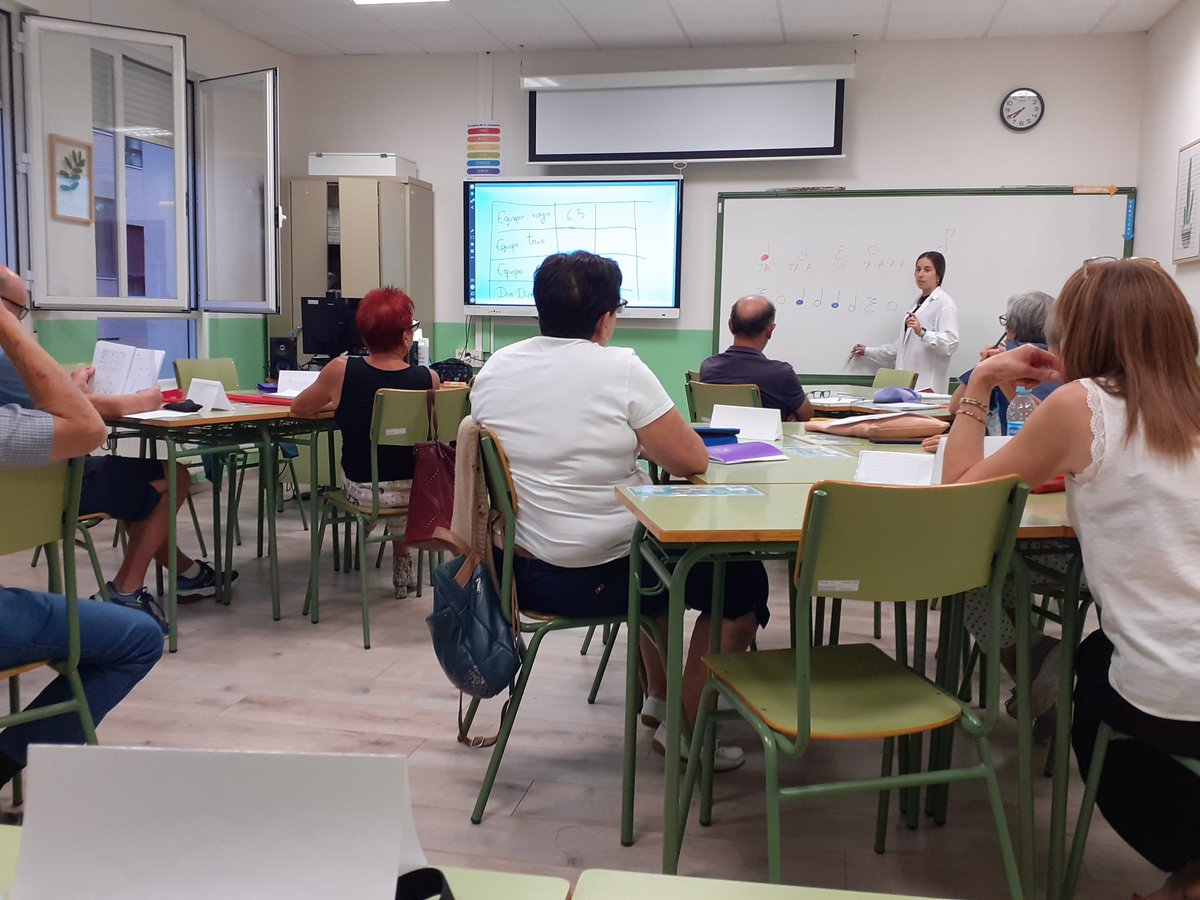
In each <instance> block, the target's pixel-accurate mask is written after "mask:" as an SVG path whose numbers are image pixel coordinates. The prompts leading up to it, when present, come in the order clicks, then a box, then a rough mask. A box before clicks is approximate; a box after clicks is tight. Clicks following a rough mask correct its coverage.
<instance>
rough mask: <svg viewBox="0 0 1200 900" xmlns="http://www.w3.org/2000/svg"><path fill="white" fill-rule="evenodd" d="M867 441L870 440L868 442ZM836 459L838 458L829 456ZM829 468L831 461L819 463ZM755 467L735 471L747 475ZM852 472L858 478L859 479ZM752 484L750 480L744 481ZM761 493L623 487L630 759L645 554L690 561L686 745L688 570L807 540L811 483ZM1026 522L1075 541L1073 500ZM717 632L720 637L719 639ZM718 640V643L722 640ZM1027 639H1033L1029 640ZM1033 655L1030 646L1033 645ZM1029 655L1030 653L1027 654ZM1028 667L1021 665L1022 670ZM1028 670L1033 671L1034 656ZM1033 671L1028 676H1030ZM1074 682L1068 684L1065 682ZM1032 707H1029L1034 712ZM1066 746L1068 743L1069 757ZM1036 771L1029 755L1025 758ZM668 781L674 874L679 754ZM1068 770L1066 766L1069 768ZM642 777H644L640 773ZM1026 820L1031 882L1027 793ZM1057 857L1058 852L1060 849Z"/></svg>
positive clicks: (1036, 510) (671, 724)
mask: <svg viewBox="0 0 1200 900" xmlns="http://www.w3.org/2000/svg"><path fill="white" fill-rule="evenodd" d="M864 443H865V442H864ZM828 459H833V458H832V457H829V458H828ZM815 461H816V462H823V461H824V460H823V459H818V460H815ZM752 465H754V464H752V463H748V464H746V465H742V466H729V467H728V468H732V469H744V468H747V467H748V466H752ZM789 466H790V464H789V463H788V462H779V463H765V464H762V466H761V467H762V468H765V469H766V470H767V471H770V470H771V467H774V470H775V471H777V472H779V473H780V477H784V474H783V473H785V472H786V471H789V470H790V469H789ZM817 468H819V467H814V470H813V471H811V472H809V473H808V475H809V477H819V474H820V473H819V472H817V471H816V469H817ZM851 474H852V473H851ZM742 483H745V482H742ZM756 487H758V489H759V490H760V491H762V493H761V494H758V495H751V496H717V497H704V496H693V497H682V496H675V497H671V496H637V495H635V494H633V493H631V491H630V489H629V488H618V489H617V497H618V499H619V500H620V501H621V503H622V504H624V505H625V507H626V508H628V509H629V511H630V512H632V513H633V516H634V518H635V519H636V520H637V526H636V528H635V530H634V536H633V542H632V546H631V553H630V588H629V591H630V613H629V627H628V634H629V635H630V636H631V637H630V638H629V642H630V643H629V648H628V655H627V659H626V666H627V671H626V700H625V702H626V711H625V719H626V721H625V753H626V755H627V756H632V755H633V754H634V752H635V747H636V733H637V709H638V703H639V700H638V697H637V692H638V691H639V686H638V681H637V660H638V647H637V637H636V635H637V634H638V625H637V622H638V616H639V613H640V609H641V602H640V596H638V589H637V584H636V583H635V581H634V574H635V573H637V572H639V571H640V570H641V559H642V558H643V548H644V544H645V543H646V542H647V541H652V542H653V543H656V544H658V545H659V546H661V547H663V548H666V549H669V550H671V551H677V552H682V553H683V555H682V556H680V557H679V558H678V559H677V560H675V561H674V569H673V572H674V573H680V572H682V573H683V577H675V576H672V577H669V578H668V581H669V584H670V587H669V594H670V607H669V609H670V613H669V619H668V630H667V634H666V660H665V662H666V671H667V698H666V700H667V711H668V716H667V746H668V747H673V746H676V745H677V744H678V741H679V736H680V734H681V729H682V726H681V723H680V722H679V721H678V720H679V718H680V717H679V715H678V714H674V712H675V711H676V710H679V709H681V705H680V704H681V701H682V684H681V683H682V673H683V659H684V656H683V653H684V650H683V608H684V602H683V593H684V592H683V583H684V582H685V580H686V572H687V570H690V568H691V567H692V566H694V565H695V564H697V563H699V562H702V561H704V560H706V559H711V558H715V557H717V556H718V555H721V554H725V555H726V556H725V557H724V558H743V559H744V558H751V555H752V554H753V555H754V556H755V557H757V558H764V557H771V558H783V559H790V558H792V557H794V554H795V550H796V546H797V543H798V541H799V540H800V538H801V536H802V535H803V523H804V512H805V507H806V503H807V499H808V494H809V491H810V490H811V488H812V484H811V483H807V482H803V483H785V482H768V483H759V484H758V485H756ZM1028 501H1029V502H1028V503H1027V504H1026V509H1025V513H1024V515H1023V516H1022V519H1021V528H1020V530H1019V531H1018V534H1017V537H1018V539H1019V540H1029V539H1049V538H1069V537H1073V536H1074V531H1073V530H1072V529H1071V526H1070V524H1069V523H1068V521H1067V504H1066V494H1065V493H1057V494H1037V495H1031V496H1030V497H1029V498H1028ZM715 633H716V632H715V630H714V635H715ZM714 639H715V638H714ZM1026 639H1027V638H1026ZM1026 649H1027V644H1026ZM1020 655H1022V656H1024V654H1020ZM1020 664H1021V663H1020V661H1019V662H1018V665H1020ZM1025 664H1026V665H1027V664H1028V663H1027V658H1026V662H1025ZM1025 671H1027V670H1025ZM1064 681H1066V679H1064ZM1027 706H1028V701H1026V707H1027ZM1065 750H1066V747H1065V744H1064V751H1063V752H1064V753H1065ZM1023 764H1024V765H1028V756H1026V757H1025V758H1024V760H1023ZM634 765H635V762H634V761H633V760H632V759H630V760H627V765H626V772H629V773H633V772H634ZM665 765H666V778H665V782H666V784H665V788H664V791H663V793H664V797H663V872H664V873H666V874H674V873H675V872H676V870H677V866H678V861H679V835H680V831H681V828H682V820H683V815H684V811H683V810H681V809H680V808H679V799H680V798H679V793H680V792H679V779H680V761H679V757H678V756H677V755H676V754H674V753H668V754H667V756H666V764H665ZM1062 768H1063V769H1064V770H1065V769H1066V768H1067V767H1066V766H1063V767H1062ZM633 777H634V778H636V774H634V775H633ZM633 793H634V784H633V783H632V781H631V780H630V781H627V782H626V783H625V785H624V786H623V795H622V796H623V799H622V813H621V843H622V844H624V845H626V846H629V845H630V844H632V843H633ZM1020 802H1021V811H1020V815H1019V822H1020V830H1021V832H1022V834H1021V840H1020V842H1019V843H1020V846H1021V848H1022V850H1023V853H1022V857H1021V858H1022V863H1023V865H1022V875H1023V877H1024V878H1029V877H1030V874H1031V873H1032V798H1031V797H1027V796H1025V795H1024V792H1022V797H1021V798H1020ZM1052 858H1053V851H1052Z"/></svg>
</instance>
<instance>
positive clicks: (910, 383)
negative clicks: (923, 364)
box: [871, 369, 917, 390]
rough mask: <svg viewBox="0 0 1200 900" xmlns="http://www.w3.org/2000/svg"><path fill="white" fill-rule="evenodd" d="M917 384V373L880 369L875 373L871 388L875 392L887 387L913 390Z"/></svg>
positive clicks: (904, 370)
mask: <svg viewBox="0 0 1200 900" xmlns="http://www.w3.org/2000/svg"><path fill="white" fill-rule="evenodd" d="M916 383H917V373H916V372H909V371H907V370H906V369H880V370H879V371H878V372H876V373H875V380H874V381H872V382H871V387H873V388H875V390H879V389H880V388H885V387H902V388H912V387H914V386H915V385H916Z"/></svg>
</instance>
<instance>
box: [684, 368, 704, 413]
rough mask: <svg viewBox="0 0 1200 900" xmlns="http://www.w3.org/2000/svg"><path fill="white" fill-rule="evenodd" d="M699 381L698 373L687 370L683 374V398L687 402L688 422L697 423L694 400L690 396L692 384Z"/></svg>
mask: <svg viewBox="0 0 1200 900" xmlns="http://www.w3.org/2000/svg"><path fill="white" fill-rule="evenodd" d="M699 380H700V373H699V372H697V371H694V370H692V369H688V370H687V371H686V372H684V373H683V396H684V398H685V399H686V400H687V416H688V421H689V422H699V421H700V420H699V419H697V418H696V400H695V398H694V397H693V396H692V382H693V381H699Z"/></svg>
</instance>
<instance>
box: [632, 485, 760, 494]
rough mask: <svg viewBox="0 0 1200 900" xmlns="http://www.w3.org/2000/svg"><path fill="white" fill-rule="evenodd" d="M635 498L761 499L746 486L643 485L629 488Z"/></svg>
mask: <svg viewBox="0 0 1200 900" xmlns="http://www.w3.org/2000/svg"><path fill="white" fill-rule="evenodd" d="M629 493H631V494H633V496H635V497H761V496H762V491H760V490H759V489H758V488H756V487H752V486H750V485H748V484H644V485H639V486H638V487H631V488H630V489H629Z"/></svg>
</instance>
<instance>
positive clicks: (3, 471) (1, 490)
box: [0, 459, 96, 802]
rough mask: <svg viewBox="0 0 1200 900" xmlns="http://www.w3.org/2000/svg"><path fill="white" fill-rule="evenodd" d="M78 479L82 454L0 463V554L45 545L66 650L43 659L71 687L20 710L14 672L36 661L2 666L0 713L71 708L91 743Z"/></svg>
mask: <svg viewBox="0 0 1200 900" xmlns="http://www.w3.org/2000/svg"><path fill="white" fill-rule="evenodd" d="M82 484H83V460H82V459H73V460H71V461H70V462H69V463H68V462H53V463H48V464H47V465H44V466H0V497H4V499H5V502H6V503H7V504H8V508H9V510H10V511H12V514H11V515H7V516H4V517H2V518H3V521H0V554H8V553H16V552H19V551H24V550H30V549H32V548H34V547H44V548H45V550H46V562H47V566H48V568H49V570H50V580H49V590H50V592H51V593H54V594H62V595H64V596H65V597H66V601H67V654H66V657H65V658H64V659H54V660H46V661H45V662H44V663H42V664H45V665H52V666H53V667H54V669H55V670H56V671H58V672H59V673H60V674H62V675H65V676H66V678H67V681H68V684H69V685H70V688H71V697H70V698H69V699H67V700H64V701H62V702H59V703H54V704H50V705H47V706H44V707H39V708H36V709H29V710H24V711H21V710H20V688H19V678H18V676H19V675H20V674H21V672H23V671H27V670H28V669H30V668H33V667H34V665H37V664H31V665H28V666H17V667H14V668H12V669H7V670H4V672H3V673H2V674H0V677H2V678H6V679H7V680H8V682H9V714H8V715H7V716H0V728H7V727H8V726H10V725H16V724H19V723H23V722H32V721H36V720H39V719H46V718H50V717H51V716H59V715H65V714H68V713H70V714H74V715H77V716H79V720H80V724H81V726H82V728H83V735H84V740H86V741H87V743H89V744H94V743H96V729H95V726H94V725H93V723H92V716H91V710H90V709H89V708H88V703H87V697H86V695H85V694H84V693H83V684H82V682H81V681H80V678H79V672H78V667H79V610H78V603H79V600H78V595H77V587H76V583H75V552H74V550H75V543H74V541H75V538H74V535H75V524H76V520H77V518H78V516H79V492H80V488H81V486H82ZM17 511H19V512H17ZM60 551H61V552H60ZM18 792H19V787H18V784H17V783H16V782H14V796H15V795H16V794H17V793H18ZM16 802H20V801H19V800H17V801H16Z"/></svg>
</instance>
